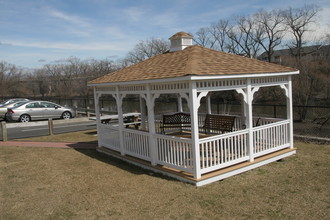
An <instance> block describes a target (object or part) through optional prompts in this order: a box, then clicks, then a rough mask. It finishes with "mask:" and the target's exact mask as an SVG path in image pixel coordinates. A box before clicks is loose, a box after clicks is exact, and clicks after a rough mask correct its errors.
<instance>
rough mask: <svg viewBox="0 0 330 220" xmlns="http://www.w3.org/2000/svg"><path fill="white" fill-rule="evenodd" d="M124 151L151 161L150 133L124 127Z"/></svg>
mask: <svg viewBox="0 0 330 220" xmlns="http://www.w3.org/2000/svg"><path fill="white" fill-rule="evenodd" d="M123 135H124V150H125V151H124V153H125V154H127V155H131V156H134V157H137V158H140V159H143V160H147V161H150V160H151V159H150V152H149V133H147V132H144V131H138V130H133V129H124V130H123Z"/></svg>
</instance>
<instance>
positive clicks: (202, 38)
mask: <svg viewBox="0 0 330 220" xmlns="http://www.w3.org/2000/svg"><path fill="white" fill-rule="evenodd" d="M193 41H194V43H195V44H197V45H199V46H202V47H208V48H213V47H214V45H215V38H213V37H212V35H211V32H210V29H209V28H204V27H202V28H200V29H199V30H198V31H197V32H196V34H195V35H194V38H193Z"/></svg>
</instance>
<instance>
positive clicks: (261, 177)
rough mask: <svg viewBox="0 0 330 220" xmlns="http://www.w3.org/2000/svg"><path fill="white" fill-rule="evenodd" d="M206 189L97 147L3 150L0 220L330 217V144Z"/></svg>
mask: <svg viewBox="0 0 330 220" xmlns="http://www.w3.org/2000/svg"><path fill="white" fill-rule="evenodd" d="M296 147H298V153H297V155H296V156H292V157H289V158H287V159H285V160H283V161H281V162H275V163H272V164H269V165H267V166H263V167H261V168H258V169H255V170H252V171H249V172H246V173H244V174H240V175H237V176H234V177H231V178H228V179H226V180H224V181H220V182H216V183H213V184H210V185H207V186H204V187H199V188H197V187H194V186H192V185H189V184H185V183H181V182H178V181H175V180H172V179H169V178H166V177H163V176H160V175H157V174H153V173H150V172H148V171H145V170H142V169H140V168H137V167H135V166H131V165H129V164H127V163H124V162H122V161H120V160H116V159H113V158H110V157H109V156H106V155H103V154H100V153H97V152H95V151H94V150H79V151H78V150H74V149H50V148H23V147H1V148H0V202H1V205H0V219H329V217H330V215H329V209H330V205H329V198H330V195H329V188H330V178H329V177H330V175H329V174H330V173H329V168H330V162H329V161H330V160H329V159H330V158H329V155H330V146H329V145H314V144H305V143H297V144H296Z"/></svg>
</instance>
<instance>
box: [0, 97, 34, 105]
mask: <svg viewBox="0 0 330 220" xmlns="http://www.w3.org/2000/svg"><path fill="white" fill-rule="evenodd" d="M18 101H29V99H25V98H14V99H7V100H5V101H3V102H1V103H0V105H7V104H9V103H13V102H18Z"/></svg>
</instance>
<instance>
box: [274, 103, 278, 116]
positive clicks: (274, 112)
mask: <svg viewBox="0 0 330 220" xmlns="http://www.w3.org/2000/svg"><path fill="white" fill-rule="evenodd" d="M276 116H277V115H276V104H275V105H274V118H276Z"/></svg>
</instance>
